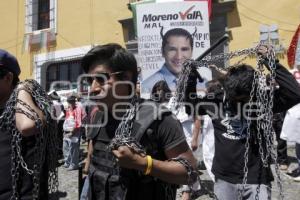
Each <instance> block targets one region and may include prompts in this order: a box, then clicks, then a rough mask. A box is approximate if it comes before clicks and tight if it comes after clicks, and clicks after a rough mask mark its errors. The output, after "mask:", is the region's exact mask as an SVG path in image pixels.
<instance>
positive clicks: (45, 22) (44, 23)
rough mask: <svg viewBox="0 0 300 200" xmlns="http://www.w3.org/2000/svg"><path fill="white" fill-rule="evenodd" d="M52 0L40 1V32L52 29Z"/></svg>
mask: <svg viewBox="0 0 300 200" xmlns="http://www.w3.org/2000/svg"><path fill="white" fill-rule="evenodd" d="M49 25H50V0H38V30H41V29H46V28H50V27H49Z"/></svg>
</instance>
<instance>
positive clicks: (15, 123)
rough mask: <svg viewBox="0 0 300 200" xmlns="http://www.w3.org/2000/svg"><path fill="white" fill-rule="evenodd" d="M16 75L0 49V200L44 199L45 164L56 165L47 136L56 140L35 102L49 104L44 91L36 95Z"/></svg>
mask: <svg viewBox="0 0 300 200" xmlns="http://www.w3.org/2000/svg"><path fill="white" fill-rule="evenodd" d="M20 72H21V71H20V67H19V64H18V61H17V59H16V58H15V57H14V56H13V55H11V54H10V53H8V52H7V51H5V50H2V49H0V177H1V181H0V200H7V199H45V200H47V199H48V175H49V171H50V170H49V169H50V168H51V169H53V168H52V165H51V166H50V164H49V163H50V161H53V162H52V164H53V163H54V165H56V162H57V160H56V159H54V158H56V149H57V148H56V147H57V146H56V145H57V143H52V144H53V146H51V145H49V143H48V142H49V137H48V135H47V134H48V133H50V134H51V138H52V139H54V138H55V137H56V135H55V134H52V133H53V132H50V131H49V129H48V127H49V125H50V124H51V125H53V124H52V122H53V120H52V121H51V118H50V112H48V113H47V111H46V109H41V108H40V106H41V104H39V103H40V102H41V101H40V99H43V102H44V103H45V104H43V106H45V107H46V106H47V107H50V102H47V100H46V99H47V98H46V97H45V96H46V93H45V92H44V91H43V92H42V93H40V91H42V89H41V87H37V88H34V87H35V86H37V83H36V82H34V81H24V82H22V83H19V78H18V76H19V74H20ZM32 88H34V89H32ZM31 89H32V90H31ZM32 91H34V92H35V94H37V96H34V95H33V92H32ZM43 96H44V97H45V98H42V97H43ZM46 104H47V105H46ZM45 107H44V108H45ZM46 115H49V116H46ZM53 123H54V122H53ZM37 124H38V125H41V127H38V126H37ZM53 130H54V131H55V129H53ZM53 130H52V131H53ZM47 131H49V132H47ZM52 141H54V140H52ZM38 146H40V147H42V148H41V149H43V151H41V149H39V148H38ZM50 146H51V147H53V148H52V149H51V153H52V154H53V155H51V156H50V155H49V154H48V153H49V151H48V150H49V148H50ZM54 147H55V148H54ZM37 154H38V155H37ZM47 156H49V157H47ZM38 158H40V159H38ZM48 161H49V162H48ZM54 168H55V167H54ZM48 170H49V171H48ZM52 175H55V174H52ZM40 177H42V178H40ZM49 177H50V176H49ZM56 177H57V174H56ZM52 180H53V179H52ZM56 181H57V179H56ZM53 189H54V188H53Z"/></svg>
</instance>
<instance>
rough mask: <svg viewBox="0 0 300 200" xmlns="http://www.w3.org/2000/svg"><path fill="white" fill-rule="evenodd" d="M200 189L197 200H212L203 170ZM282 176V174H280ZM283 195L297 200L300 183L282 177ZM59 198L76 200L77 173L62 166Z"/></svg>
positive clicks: (274, 191) (275, 192)
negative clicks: (201, 189)
mask: <svg viewBox="0 0 300 200" xmlns="http://www.w3.org/2000/svg"><path fill="white" fill-rule="evenodd" d="M288 154H289V156H290V158H291V161H292V163H291V165H290V169H292V168H295V167H296V159H295V152H294V148H293V147H289V150H288ZM201 172H203V175H201V179H202V183H203V185H202V188H204V187H205V189H204V190H203V191H202V192H201V193H202V195H201V196H200V197H198V198H197V200H210V199H213V198H212V197H210V196H209V192H208V191H211V189H212V185H213V184H212V181H210V179H209V176H208V174H207V173H206V171H205V170H203V171H201ZM281 174H282V173H281ZM282 179H283V187H284V195H285V199H286V200H299V198H300V183H296V182H294V181H293V180H291V179H289V178H288V177H287V176H286V175H282ZM59 184H60V185H59V196H60V200H77V199H78V171H67V170H66V169H65V168H64V167H63V166H61V167H60V168H59ZM272 187H273V188H272V199H274V200H275V199H278V188H277V186H276V183H275V182H273V183H272ZM179 193H180V192H178V195H177V197H178V198H177V199H178V200H179V199H180V194H179Z"/></svg>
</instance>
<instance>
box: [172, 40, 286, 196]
mask: <svg viewBox="0 0 300 200" xmlns="http://www.w3.org/2000/svg"><path fill="white" fill-rule="evenodd" d="M260 45H261V44H259V45H257V46H256V47H254V48H248V49H242V50H238V51H234V52H230V53H224V54H218V55H214V56H206V57H205V58H204V59H202V60H201V61H193V60H187V61H186V62H185V63H184V68H183V70H182V72H181V74H180V78H179V81H178V82H179V83H178V87H177V90H176V99H177V103H178V105H180V104H181V103H182V101H183V98H182V94H185V91H186V85H187V80H188V77H189V73H190V72H191V69H192V68H193V67H203V66H208V65H209V64H210V63H213V62H215V61H219V60H225V61H227V60H230V59H231V58H233V57H238V56H242V55H244V57H243V58H242V59H241V60H239V61H238V62H237V63H236V64H234V65H233V66H230V67H236V66H237V65H239V64H240V63H241V62H242V61H244V60H245V59H246V58H247V57H249V56H251V55H256V52H257V50H258V47H259V46H260ZM266 60H268V66H269V71H270V73H269V74H270V85H269V86H268V85H267V80H266V76H267V74H265V73H264V67H263V65H262V61H263V58H262V57H258V59H257V65H256V68H255V72H254V79H253V82H252V90H251V93H250V100H249V112H248V113H247V114H248V117H247V125H248V127H247V131H246V142H245V153H244V168H243V172H244V177H243V186H242V190H240V191H239V196H238V198H239V199H242V197H243V193H244V190H245V185H246V183H247V176H248V171H249V170H248V159H249V149H250V140H251V138H253V137H254V135H257V142H258V146H259V154H260V159H261V161H262V164H263V167H269V165H270V160H271V159H272V160H273V161H274V163H275V172H276V180H277V185H278V188H279V192H280V198H281V199H283V198H284V196H283V189H282V182H281V177H280V172H279V167H278V163H277V153H276V148H275V145H274V131H273V125H272V121H273V110H272V108H273V97H274V85H273V83H274V82H275V77H276V72H275V69H276V63H275V51H274V49H273V48H270V49H269V51H268V53H267V57H266ZM218 68H221V69H223V70H227V68H225V66H224V67H220V66H218ZM181 81H182V82H181ZM257 108H258V109H257ZM251 109H254V110H255V111H257V112H256V113H255V115H256V117H258V118H259V120H256V121H255V123H253V122H254V121H252V120H251V117H252V115H253V113H251V112H250V110H251ZM251 129H252V130H254V129H255V130H256V131H255V132H256V133H255V134H254V135H252V134H251V132H252V131H251ZM259 191H260V188H259V187H258V188H257V195H256V197H255V198H256V199H257V198H258V195H259Z"/></svg>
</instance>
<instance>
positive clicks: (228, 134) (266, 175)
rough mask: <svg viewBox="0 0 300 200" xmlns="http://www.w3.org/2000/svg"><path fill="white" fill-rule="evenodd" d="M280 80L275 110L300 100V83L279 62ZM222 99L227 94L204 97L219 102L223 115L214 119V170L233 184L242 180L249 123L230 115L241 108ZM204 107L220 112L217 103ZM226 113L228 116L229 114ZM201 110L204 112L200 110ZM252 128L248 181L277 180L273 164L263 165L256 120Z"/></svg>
mask: <svg viewBox="0 0 300 200" xmlns="http://www.w3.org/2000/svg"><path fill="white" fill-rule="evenodd" d="M276 82H277V83H278V84H279V86H280V87H279V89H278V90H276V91H275V94H274V107H273V112H274V113H275V112H282V111H284V110H287V109H289V108H290V107H292V106H293V105H295V104H297V103H299V102H300V88H299V86H298V83H297V82H296V81H295V79H294V78H293V76H292V75H291V74H290V73H289V72H288V71H287V70H286V69H285V68H284V67H283V66H281V65H280V64H279V63H277V69H276ZM222 99H223V98H218V99H213V100H211V99H202V100H200V101H201V103H202V105H205V103H204V102H205V101H208V102H210V103H211V102H214V103H216V104H215V105H217V107H218V109H217V110H218V111H220V112H219V115H217V117H215V115H214V116H213V118H214V119H213V120H212V122H213V126H214V135H215V155H214V159H213V165H212V172H213V173H214V174H215V177H216V178H217V179H218V178H219V179H222V180H225V181H227V182H230V183H233V184H237V183H242V181H243V177H244V160H245V159H244V154H245V150H246V148H245V143H246V135H247V126H248V125H247V122H246V120H245V119H243V118H241V117H239V118H237V119H232V118H230V116H231V115H232V114H233V113H235V111H236V110H237V109H233V107H230V106H228V105H226V103H223V102H222ZM203 108H205V109H206V113H207V114H210V115H211V114H212V113H216V109H215V108H216V107H214V106H211V104H209V106H206V107H205V106H202V109H203ZM220 109H221V110H220ZM226 113H227V114H228V117H226ZM200 114H204V113H203V112H200ZM250 130H251V134H250V135H251V136H250V145H249V146H250V147H249V156H248V165H247V167H248V170H249V171H248V176H247V183H249V184H259V183H270V181H272V180H273V175H272V172H271V170H270V167H269V165H268V167H263V165H262V161H261V156H260V154H259V145H258V138H257V129H256V125H255V122H254V123H253V127H251V128H250ZM261 131H263V130H261ZM263 143H264V142H263Z"/></svg>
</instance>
